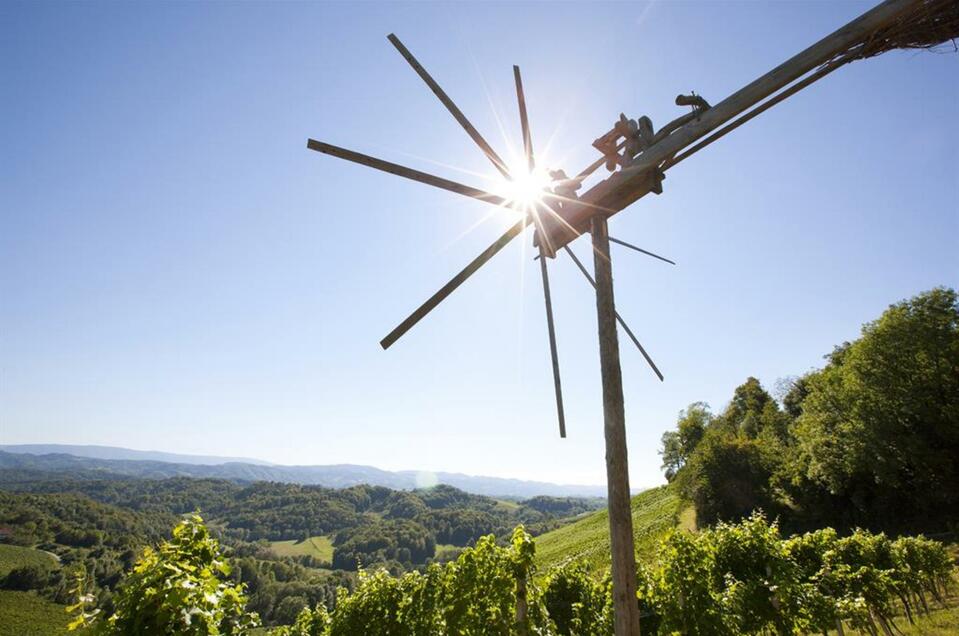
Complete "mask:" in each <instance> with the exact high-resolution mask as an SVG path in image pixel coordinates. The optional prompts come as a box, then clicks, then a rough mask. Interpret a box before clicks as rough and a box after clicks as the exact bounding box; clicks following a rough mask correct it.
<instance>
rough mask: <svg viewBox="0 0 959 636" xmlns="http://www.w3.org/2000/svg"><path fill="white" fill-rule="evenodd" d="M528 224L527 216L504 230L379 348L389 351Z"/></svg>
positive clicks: (383, 341) (382, 341) (383, 340)
mask: <svg viewBox="0 0 959 636" xmlns="http://www.w3.org/2000/svg"><path fill="white" fill-rule="evenodd" d="M529 223H530V216H529V215H527V216H526V217H524V218H523V220H522V221H518V222H517V223H516V224H515V225H513V226H512V227H511V228H509V229H508V230H506V232H504V233H503V235H502V236H500V237H499V238H498V239H496V241H495V242H493V244H492V245H490V246H489V247H487V248H486V249H485V250H483V252H481V253H480V255H479V256H477V257H476V258H474V259H473V260H472V261H470V263H469V265H467V266H466V267H464V268H463V269H462V271H460V273H459V274H457V275H456V276H454V277H453V278H452V279H451V280H450V282H448V283H446V284H445V285H443V287H441V288H440V290H439V291H438V292H436V293H435V294H433V295H432V296H430V297H429V299H428V300H427V301H426V302H425V303H423V304H422V305H420V306H419V307H418V308H417V309H416V311H414V312H413V313H412V314H410V315H409V317H408V318H407V319H406V320H404V321H403V322H401V323H400V324H399V325H398V326H397V327H396V329H394V330H393V331H391V332H390V333H388V334H387V335H386V337H385V338H383V339H382V340H380V346H381V347H383V348H384V349H389V348H390V346H391V345H392V344H393V343H394V342H396V341H397V340H399V339H400V338H401V337H402V336H403V334H405V333H406V332H407V331H409V330H410V329H411V328H412V327H413V325H415V324H416V323H418V322H419V321H420V320H422V319H423V317H424V316H426V314H428V313H430V312H431V311H433V310H434V309H436V306H437V305H439V304H440V303H441V302H443V300H445V299H446V297H447V296H449V295H450V294H452V293H453V292H454V291H455V290H456V288H457V287H459V286H460V285H462V284H463V283H464V282H466V279H467V278H469V277H470V276H472V275H473V274H475V273H476V270H478V269H479V268H480V267H482V266H483V265H485V264H486V262H487V261H489V260H490V259H491V258H493V257H494V256H496V253H497V252H499V251H500V250H501V249H503V248H504V247H506V245H507V243H509V242H510V241H512V240H513V239H514V238H516V237H517V236H519V235H520V234H522V232H523V230H525V229H526V226H527V225H529Z"/></svg>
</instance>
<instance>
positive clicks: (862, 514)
mask: <svg viewBox="0 0 959 636" xmlns="http://www.w3.org/2000/svg"><path fill="white" fill-rule="evenodd" d="M806 385H807V389H808V394H807V395H806V397H805V399H804V400H803V401H802V405H803V406H802V415H801V416H800V417H799V418H798V420H797V424H796V428H795V434H796V437H797V442H798V448H799V449H800V450H801V457H802V462H801V464H800V465H799V467H798V468H799V471H800V472H799V474H797V475H795V476H794V482H796V483H797V484H799V485H800V488H797V489H795V492H794V493H793V494H794V495H795V496H796V498H797V500H803V498H804V495H808V492H803V491H804V490H807V491H808V490H809V487H810V486H813V487H815V486H818V487H819V488H821V489H824V490H825V491H826V493H828V498H830V499H832V500H833V507H834V509H835V511H836V512H837V514H843V515H844V516H843V518H842V522H843V524H844V525H854V524H862V525H868V526H871V527H890V526H892V525H894V524H895V520H900V521H902V522H905V523H906V524H908V523H909V522H913V521H922V522H923V523H928V522H929V520H932V519H937V518H942V517H943V515H949V514H951V513H950V511H951V510H955V509H956V507H957V506H959V461H957V458H959V304H957V295H956V292H955V291H954V290H949V289H942V288H938V289H933V290H931V291H929V292H925V293H923V294H920V295H918V296H916V297H915V298H912V299H910V300H908V301H904V302H901V303H898V304H896V305H893V306H891V307H890V308H889V309H888V310H887V311H886V312H885V313H883V315H882V316H881V317H880V318H879V319H878V320H876V321H874V322H871V323H868V324H867V325H865V326H864V327H863V332H862V337H861V338H860V339H859V340H857V341H855V342H853V343H849V344H847V345H844V346H843V347H841V348H838V349H837V350H836V351H835V352H834V353H833V355H832V356H830V361H829V364H828V365H827V366H826V367H825V368H824V369H823V370H822V371H820V372H817V373H813V374H811V375H809V376H807V378H806ZM917 493H921V496H918V497H917V496H916V494H917ZM822 498H823V497H822V496H820V499H822Z"/></svg>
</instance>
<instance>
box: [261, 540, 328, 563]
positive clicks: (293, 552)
mask: <svg viewBox="0 0 959 636" xmlns="http://www.w3.org/2000/svg"><path fill="white" fill-rule="evenodd" d="M270 546H271V548H272V550H273V551H274V552H275V553H276V554H277V556H281V557H282V556H312V557H314V558H316V559H319V560H320V561H324V562H326V563H330V562H331V561H333V542H332V541H330V539H329V537H325V536H322V535H320V536H316V537H310V538H309V539H307V540H306V541H293V540H291V541H272V542H271V543H270Z"/></svg>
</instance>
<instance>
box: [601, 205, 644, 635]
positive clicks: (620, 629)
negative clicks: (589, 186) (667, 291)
mask: <svg viewBox="0 0 959 636" xmlns="http://www.w3.org/2000/svg"><path fill="white" fill-rule="evenodd" d="M590 233H591V234H592V237H593V267H594V268H595V271H596V317H597V323H598V327H599V362H600V371H601V373H602V378H603V421H604V431H605V437H606V493H607V498H606V502H607V506H608V508H609V543H610V551H611V553H612V564H613V568H612V569H613V625H614V631H615V634H616V636H639V603H638V602H637V600H636V554H635V552H634V547H633V515H632V508H631V506H630V500H629V463H628V461H627V456H626V410H625V406H624V404H623V373H622V369H621V368H620V365H619V339H618V338H617V335H616V308H615V302H614V300H613V264H612V261H610V258H609V231H608V228H607V226H606V218H605V217H604V216H602V215H600V214H597V215H594V216H593V219H592V223H591V227H590Z"/></svg>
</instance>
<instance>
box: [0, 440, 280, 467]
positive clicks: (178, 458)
mask: <svg viewBox="0 0 959 636" xmlns="http://www.w3.org/2000/svg"><path fill="white" fill-rule="evenodd" d="M0 451H6V452H8V453H29V454H31V455H53V454H63V455H74V456H76V457H90V458H93V459H132V460H137V461H141V460H144V461H151V462H172V463H174V464H211V465H216V464H230V463H233V462H239V463H242V464H255V465H257V466H271V465H272V464H270V462H265V461H262V460H259V459H250V458H249V457H217V456H214V455H181V454H180V453H164V452H161V451H142V450H133V449H130V448H119V447H117V446H79V445H73V444H15V445H4V444H0Z"/></svg>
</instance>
